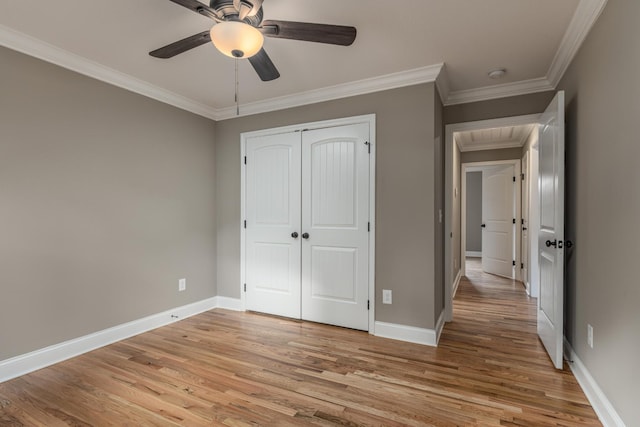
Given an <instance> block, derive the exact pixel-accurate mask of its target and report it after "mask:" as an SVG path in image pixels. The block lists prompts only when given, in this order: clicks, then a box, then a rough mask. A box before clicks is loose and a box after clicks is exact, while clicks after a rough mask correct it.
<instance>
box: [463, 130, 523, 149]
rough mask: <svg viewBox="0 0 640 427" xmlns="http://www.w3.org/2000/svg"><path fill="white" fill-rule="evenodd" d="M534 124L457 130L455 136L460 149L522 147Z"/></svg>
mask: <svg viewBox="0 0 640 427" xmlns="http://www.w3.org/2000/svg"><path fill="white" fill-rule="evenodd" d="M534 126H535V125H533V124H531V125H520V126H506V127H500V128H492V129H481V130H472V131H465V132H456V133H455V135H454V138H455V140H456V142H457V143H458V147H459V148H460V151H478V150H490V149H501V148H513V147H522V146H523V145H524V144H525V142H527V138H529V135H530V134H531V131H532V130H533V128H534Z"/></svg>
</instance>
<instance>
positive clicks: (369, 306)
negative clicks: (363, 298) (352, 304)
mask: <svg viewBox="0 0 640 427" xmlns="http://www.w3.org/2000/svg"><path fill="white" fill-rule="evenodd" d="M370 309H371V304H370V301H369V300H367V310H370Z"/></svg>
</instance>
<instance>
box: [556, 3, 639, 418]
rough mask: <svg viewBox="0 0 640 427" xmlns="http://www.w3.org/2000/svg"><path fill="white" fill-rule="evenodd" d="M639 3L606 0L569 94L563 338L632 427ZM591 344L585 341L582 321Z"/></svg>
mask: <svg viewBox="0 0 640 427" xmlns="http://www.w3.org/2000/svg"><path fill="white" fill-rule="evenodd" d="M638 17H640V2H638V1H631V0H627V1H624V0H612V1H609V2H608V4H607V6H606V7H605V10H604V12H603V14H602V15H601V16H600V18H599V19H598V21H597V22H596V24H595V26H594V27H593V29H592V30H591V32H590V34H589V36H588V37H587V39H586V41H585V43H584V44H583V46H582V48H581V49H580V51H579V53H578V55H577V56H576V58H575V59H574V61H573V62H572V64H571V66H570V67H569V70H568V71H567V73H566V74H565V76H564V78H563V79H562V81H561V82H560V85H559V89H564V90H565V91H566V103H567V104H566V105H567V136H568V138H567V147H566V156H567V158H566V160H567V162H566V164H567V170H566V231H565V233H566V237H567V238H568V239H571V240H573V241H574V242H575V248H574V249H573V250H572V251H569V253H568V258H567V262H568V264H567V286H566V310H567V315H566V325H565V333H566V335H567V338H568V340H569V342H570V343H571V345H572V346H573V348H574V349H575V350H576V352H577V354H578V356H579V357H580V359H581V360H582V362H584V364H585V366H586V367H587V369H588V370H589V372H590V373H591V374H592V375H593V377H594V378H595V380H596V381H597V382H598V384H599V385H600V387H601V388H602V390H603V391H604V392H605V394H606V395H607V397H608V398H609V400H610V401H611V403H612V404H613V406H614V407H615V408H616V410H617V411H618V413H619V414H620V415H621V416H622V418H623V420H624V421H625V423H626V424H627V425H628V426H632V425H637V423H638V420H640V406H638V396H640V369H638V355H639V354H640V315H639V314H638V307H639V306H640V286H639V285H638V267H637V263H638V244H639V242H640V226H638V218H640V190H639V189H638V184H640V168H639V167H638V164H637V163H638V158H640V144H638V117H640V96H639V95H640V94H639V91H638V76H640V26H639V25H638ZM588 323H589V324H591V325H593V327H594V348H593V349H591V348H589V346H588V345H587V324H588Z"/></svg>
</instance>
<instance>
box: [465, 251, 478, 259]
mask: <svg viewBox="0 0 640 427" xmlns="http://www.w3.org/2000/svg"><path fill="white" fill-rule="evenodd" d="M464 255H465V256H467V257H470V258H482V252H480V251H466V252H465V253H464Z"/></svg>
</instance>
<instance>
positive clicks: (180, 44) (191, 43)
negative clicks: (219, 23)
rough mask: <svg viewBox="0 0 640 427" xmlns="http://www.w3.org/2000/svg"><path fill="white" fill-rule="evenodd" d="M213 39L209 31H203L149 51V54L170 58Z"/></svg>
mask: <svg viewBox="0 0 640 427" xmlns="http://www.w3.org/2000/svg"><path fill="white" fill-rule="evenodd" d="M210 41H211V35H210V34H209V31H203V32H201V33H198V34H195V35H193V36H191V37H187V38H186V39H182V40H179V41H177V42H175V43H171V44H168V45H166V46H164V47H161V48H160V49H156V50H154V51H151V52H149V55H151V56H153V57H155V58H162V59H168V58H173V57H174V56H176V55H178V54H179V53H182V52H186V51H187V50H189V49H193V48H194V47H198V46H201V45H203V44H205V43H209V42H210Z"/></svg>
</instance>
